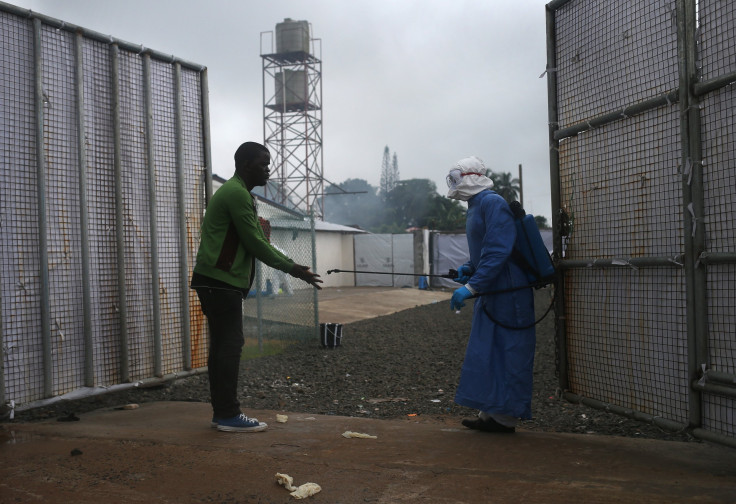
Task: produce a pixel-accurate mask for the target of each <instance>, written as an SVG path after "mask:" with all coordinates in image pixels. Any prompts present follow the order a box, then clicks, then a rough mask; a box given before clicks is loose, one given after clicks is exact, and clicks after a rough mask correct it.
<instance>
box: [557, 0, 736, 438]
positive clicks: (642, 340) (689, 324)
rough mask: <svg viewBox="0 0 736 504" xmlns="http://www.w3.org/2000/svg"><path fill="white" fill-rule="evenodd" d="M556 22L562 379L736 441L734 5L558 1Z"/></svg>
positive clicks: (681, 0)
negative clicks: (562, 294) (562, 274)
mask: <svg viewBox="0 0 736 504" xmlns="http://www.w3.org/2000/svg"><path fill="white" fill-rule="evenodd" d="M548 27H549V30H548V35H549V39H548V44H549V47H550V51H548V55H549V57H550V59H549V61H548V75H549V77H548V78H549V79H550V104H551V105H550V136H551V138H552V139H553V144H552V146H551V147H552V149H551V153H552V155H551V162H552V164H551V165H552V178H553V182H555V181H556V182H557V184H558V187H559V191H558V192H557V193H556V194H553V202H556V208H553V211H554V212H555V217H554V220H555V234H556V236H555V241H556V250H555V253H556V255H557V256H558V259H559V264H560V267H561V268H562V270H563V271H564V277H563V284H562V288H563V290H564V296H563V299H564V301H563V302H562V303H561V305H560V306H559V308H560V309H559V310H558V312H559V313H558V328H559V329H558V337H559V346H560V348H561V353H562V354H563V355H564V359H562V362H563V369H561V375H562V376H561V383H562V384H563V386H566V387H567V390H568V392H570V393H572V395H575V396H576V397H577V398H581V397H582V398H586V397H587V398H590V399H592V400H593V401H591V404H592V403H594V402H597V403H598V404H604V405H606V407H611V408H616V409H617V411H619V412H623V413H625V414H631V415H633V416H636V417H637V418H648V419H649V420H650V421H655V422H656V421H658V420H661V419H664V420H665V423H666V424H667V426H668V427H669V428H683V427H690V428H691V429H693V432H695V433H696V434H697V435H699V436H702V437H706V438H708V439H715V440H717V441H719V442H725V443H728V444H734V445H736V440H734V437H735V436H736V427H735V426H734V424H735V422H734V418H735V417H736V409H735V406H736V404H734V399H735V398H736V389H734V388H733V383H736V339H735V335H736V284H735V283H734V280H736V279H735V278H734V272H735V271H736V270H735V269H734V267H735V266H736V232H735V231H734V229H735V225H734V222H736V215H735V214H734V212H736V200H735V198H736V196H734V195H735V194H736V192H735V191H734V190H733V189H734V187H736V171H735V170H736V168H735V166H736V165H735V164H734V161H735V160H736V143H735V142H734V133H736V132H735V131H734V129H736V126H735V125H736V120H734V116H735V114H734V110H736V101H735V98H734V97H735V96H736V95H735V94H734V89H733V85H732V83H733V82H736V6H734V4H733V2H720V1H717V0H700V1H697V0H656V1H651V2H608V3H606V2H596V1H585V0H571V1H566V0H557V1H554V2H552V3H550V4H549V5H548ZM696 42H697V46H696ZM699 86H704V87H700V88H699ZM699 89H700V90H699ZM553 187H555V186H554V185H553ZM553 204H554V203H553ZM563 251H564V253H563ZM634 412H635V413H634ZM714 435H715V438H714V437H713V436H714Z"/></svg>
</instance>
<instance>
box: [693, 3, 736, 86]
mask: <svg viewBox="0 0 736 504" xmlns="http://www.w3.org/2000/svg"><path fill="white" fill-rule="evenodd" d="M698 20H699V26H700V30H699V33H700V36H701V39H700V47H699V57H700V61H699V65H698V66H699V67H700V72H701V77H702V79H703V80H709V79H713V78H716V77H719V76H721V75H723V74H726V73H729V72H734V71H736V60H735V59H734V57H733V55H734V54H736V3H734V2H726V1H723V0H698Z"/></svg>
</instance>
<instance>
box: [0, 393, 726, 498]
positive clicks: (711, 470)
mask: <svg viewBox="0 0 736 504" xmlns="http://www.w3.org/2000/svg"><path fill="white" fill-rule="evenodd" d="M276 413H277V412H275V411H254V412H251V414H254V415H257V416H258V418H259V419H260V420H262V421H266V422H268V423H269V426H270V427H269V429H268V430H267V431H265V432H261V433H252V434H232V433H223V432H218V431H216V430H214V429H211V428H210V427H209V417H210V408H209V405H208V404H204V403H181V402H178V403H177V402H161V403H150V404H143V405H141V406H140V408H138V409H133V410H98V411H96V412H93V413H89V414H85V415H82V416H81V420H80V421H78V422H68V423H67V422H64V423H62V422H55V421H49V422H43V423H32V424H4V425H2V427H1V428H0V502H3V503H5V502H75V503H82V504H84V503H99V502H115V503H122V504H126V503H133V502H147V503H148V502H176V503H188V502H218V503H236V502H238V503H241V502H253V503H256V502H257V503H286V502H290V501H292V500H293V499H292V497H290V495H289V493H288V492H287V491H286V490H285V489H284V488H283V487H280V486H279V485H277V484H276V482H275V474H276V473H277V472H279V473H286V474H289V475H290V476H292V477H293V478H294V483H295V485H300V484H303V483H307V482H314V483H317V484H319V485H320V486H321V487H322V491H321V492H320V493H318V494H317V495H315V496H313V497H310V498H309V499H311V500H313V501H314V502H325V503H328V502H329V503H366V502H371V503H409V502H411V503H414V502H432V503H473V504H477V503H516V502H518V503H526V504H534V503H552V504H554V503H563V502H564V503H568V502H585V503H619V502H620V503H624V502H625V503H631V502H647V503H672V502H678V503H703V502H709V503H732V502H734V500H735V499H736V450H733V449H729V448H726V447H721V446H716V445H710V444H700V443H675V442H665V441H653V440H637V439H630V438H612V437H605V436H585V435H572V434H552V433H538V432H525V431H523V430H520V431H518V432H517V433H516V434H511V435H504V434H501V435H499V434H487V433H481V432H475V431H470V430H467V429H464V428H462V427H461V426H459V425H458V424H457V423H456V420H455V419H453V420H452V421H450V420H449V419H443V418H439V417H438V418H422V417H411V418H410V417H407V419H406V420H393V421H387V420H373V419H365V418H349V417H337V416H319V415H306V414H290V413H286V414H287V415H288V417H289V419H288V421H287V423H277V422H276V421H275V415H276ZM278 413H284V412H278ZM345 431H353V432H360V433H366V434H370V435H374V436H376V437H377V439H346V438H345V437H343V436H342V434H343V433H344V432H345Z"/></svg>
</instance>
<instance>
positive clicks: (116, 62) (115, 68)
mask: <svg viewBox="0 0 736 504" xmlns="http://www.w3.org/2000/svg"><path fill="white" fill-rule="evenodd" d="M110 64H111V66H112V68H111V72H110V74H111V80H112V82H111V83H110V86H111V88H112V130H113V145H114V148H113V151H114V154H113V167H114V172H115V244H116V248H117V263H118V272H117V273H118V311H119V314H120V381H121V382H122V383H125V382H127V381H130V352H129V349H128V347H129V345H128V298H127V295H128V293H127V289H126V287H125V220H124V219H123V172H122V146H121V139H120V52H119V49H118V45H117V43H112V44H111V45H110Z"/></svg>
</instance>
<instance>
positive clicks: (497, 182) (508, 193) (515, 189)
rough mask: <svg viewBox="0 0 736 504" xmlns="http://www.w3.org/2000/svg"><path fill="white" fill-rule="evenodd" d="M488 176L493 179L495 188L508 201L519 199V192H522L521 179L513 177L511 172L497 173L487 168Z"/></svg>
mask: <svg viewBox="0 0 736 504" xmlns="http://www.w3.org/2000/svg"><path fill="white" fill-rule="evenodd" d="M486 177H488V178H490V179H491V180H492V181H493V190H494V191H496V193H498V195H499V196H501V197H502V198H503V199H505V200H506V202H508V203H511V202H512V201H518V200H519V194H521V186H520V185H519V179H516V178H511V174H510V173H495V172H492V171H491V170H486Z"/></svg>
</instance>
